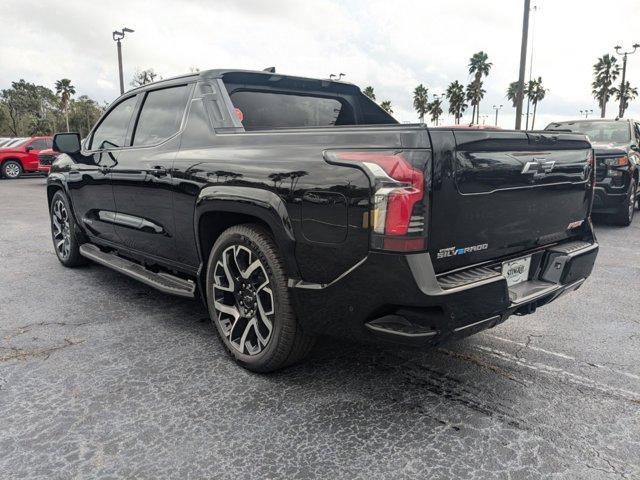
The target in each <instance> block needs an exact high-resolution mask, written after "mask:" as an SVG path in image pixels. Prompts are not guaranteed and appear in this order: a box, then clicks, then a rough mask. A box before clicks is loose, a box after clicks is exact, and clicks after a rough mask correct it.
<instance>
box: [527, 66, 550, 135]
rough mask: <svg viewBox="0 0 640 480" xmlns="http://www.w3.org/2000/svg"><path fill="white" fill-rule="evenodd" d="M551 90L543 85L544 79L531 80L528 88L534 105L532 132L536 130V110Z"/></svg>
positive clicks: (528, 93) (528, 94)
mask: <svg viewBox="0 0 640 480" xmlns="http://www.w3.org/2000/svg"><path fill="white" fill-rule="evenodd" d="M548 91H549V90H548V89H546V88H544V86H543V85H542V77H538V78H534V79H533V80H529V85H528V86H527V96H528V97H529V100H531V103H532V104H533V118H532V119H531V130H533V129H534V125H535V123H536V110H537V108H538V102H541V101H542V100H543V99H544V97H545V95H546V94H547V92H548Z"/></svg>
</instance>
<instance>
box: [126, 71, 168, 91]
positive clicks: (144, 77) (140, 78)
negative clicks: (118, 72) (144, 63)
mask: <svg viewBox="0 0 640 480" xmlns="http://www.w3.org/2000/svg"><path fill="white" fill-rule="evenodd" d="M156 79H157V80H162V77H161V76H160V75H158V74H157V73H156V72H155V71H154V70H153V68H148V69H146V70H136V73H135V75H134V76H133V79H131V83H130V85H131V86H132V87H134V88H135V87H141V86H143V85H146V84H147V83H151V82H155V81H156Z"/></svg>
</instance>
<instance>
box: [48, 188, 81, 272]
mask: <svg viewBox="0 0 640 480" xmlns="http://www.w3.org/2000/svg"><path fill="white" fill-rule="evenodd" d="M50 216H51V238H52V239H53V248H54V249H55V251H56V256H57V257H58V260H60V263H62V264H63V265H64V266H65V267H77V266H79V265H84V264H85V263H87V260H86V259H85V258H84V257H83V256H82V255H80V242H78V238H77V236H76V233H75V221H74V219H73V215H72V214H71V208H70V205H69V201H68V200H67V197H66V195H65V194H64V193H63V192H62V191H61V190H58V191H57V192H56V193H55V194H54V195H53V198H52V199H51V211H50Z"/></svg>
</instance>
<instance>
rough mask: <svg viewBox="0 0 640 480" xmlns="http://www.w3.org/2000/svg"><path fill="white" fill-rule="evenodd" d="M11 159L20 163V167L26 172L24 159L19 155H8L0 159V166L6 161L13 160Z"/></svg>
mask: <svg viewBox="0 0 640 480" xmlns="http://www.w3.org/2000/svg"><path fill="white" fill-rule="evenodd" d="M11 161H14V162H17V163H18V164H20V168H21V169H22V171H23V172H24V163H22V160H20V158H19V157H6V158H3V159H2V160H0V168H2V167H3V166H4V164H5V163H7V162H11Z"/></svg>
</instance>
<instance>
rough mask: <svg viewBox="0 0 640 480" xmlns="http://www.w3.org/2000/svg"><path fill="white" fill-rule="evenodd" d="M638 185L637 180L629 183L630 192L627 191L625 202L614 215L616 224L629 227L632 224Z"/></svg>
mask: <svg viewBox="0 0 640 480" xmlns="http://www.w3.org/2000/svg"><path fill="white" fill-rule="evenodd" d="M637 188H638V187H637V185H636V182H635V180H632V181H631V185H629V192H627V198H626V200H625V202H624V203H623V204H622V205H620V208H619V210H618V211H617V212H616V213H615V214H614V216H613V222H614V223H615V224H616V225H620V226H623V227H627V226H629V225H631V222H632V221H633V215H634V214H635V211H636V191H637Z"/></svg>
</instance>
